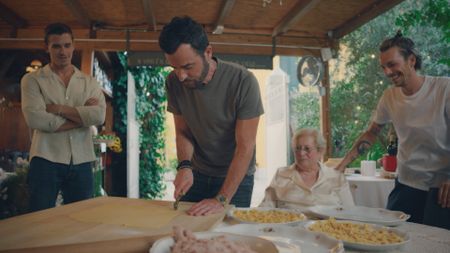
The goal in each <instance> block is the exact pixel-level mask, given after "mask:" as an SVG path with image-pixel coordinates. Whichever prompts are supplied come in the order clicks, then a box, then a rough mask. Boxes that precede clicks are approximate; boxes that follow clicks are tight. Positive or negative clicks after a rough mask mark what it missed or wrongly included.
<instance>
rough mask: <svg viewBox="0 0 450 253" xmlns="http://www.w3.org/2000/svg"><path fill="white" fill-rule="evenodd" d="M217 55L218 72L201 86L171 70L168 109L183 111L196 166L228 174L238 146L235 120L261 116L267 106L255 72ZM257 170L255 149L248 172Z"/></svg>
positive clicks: (208, 172) (212, 173)
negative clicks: (186, 81) (191, 86)
mask: <svg viewBox="0 0 450 253" xmlns="http://www.w3.org/2000/svg"><path fill="white" fill-rule="evenodd" d="M214 59H215V60H216V61H217V69H216V72H215V73H214V76H213V78H212V79H211V81H209V82H208V84H206V85H205V86H203V87H201V88H197V89H189V88H186V87H184V86H183V85H182V84H181V83H180V82H179V81H178V78H177V76H176V75H175V73H174V72H172V73H170V75H169V76H168V78H167V82H166V86H167V94H168V108H167V110H168V111H169V112H171V113H173V114H177V115H182V116H183V118H184V119H185V121H186V123H187V125H188V127H189V129H190V131H191V133H192V135H193V140H192V142H193V145H194V155H193V158H192V163H193V167H194V170H197V171H199V172H200V173H202V174H206V175H209V176H216V177H225V176H226V174H227V172H228V167H229V166H230V163H231V160H232V159H233V156H234V152H235V149H236V139H235V128H236V120H237V119H239V120H245V119H251V118H255V117H258V116H260V115H262V114H263V113H264V109H263V106H262V101H261V95H260V92H259V85H258V81H257V80H256V78H255V76H254V75H253V74H252V73H251V72H249V71H248V70H247V69H245V68H244V67H242V66H239V65H237V64H234V63H230V62H225V61H221V60H219V59H216V58H214ZM254 171H255V151H253V157H252V159H251V161H250V165H249V168H248V171H247V174H248V175H251V174H253V173H254Z"/></svg>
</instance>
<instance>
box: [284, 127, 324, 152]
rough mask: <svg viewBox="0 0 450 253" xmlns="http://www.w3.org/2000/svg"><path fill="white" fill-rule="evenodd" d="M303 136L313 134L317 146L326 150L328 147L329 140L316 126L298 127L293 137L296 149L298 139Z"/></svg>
mask: <svg viewBox="0 0 450 253" xmlns="http://www.w3.org/2000/svg"><path fill="white" fill-rule="evenodd" d="M302 136H312V137H314V141H315V142H316V146H317V148H318V149H319V150H324V149H325V148H326V147H327V142H326V141H325V139H324V138H323V136H322V134H321V133H320V132H319V131H318V130H317V129H314V128H300V129H298V130H297V131H296V132H295V134H294V136H293V137H292V142H291V145H292V148H293V149H295V147H296V146H297V141H298V139H299V138H300V137H302Z"/></svg>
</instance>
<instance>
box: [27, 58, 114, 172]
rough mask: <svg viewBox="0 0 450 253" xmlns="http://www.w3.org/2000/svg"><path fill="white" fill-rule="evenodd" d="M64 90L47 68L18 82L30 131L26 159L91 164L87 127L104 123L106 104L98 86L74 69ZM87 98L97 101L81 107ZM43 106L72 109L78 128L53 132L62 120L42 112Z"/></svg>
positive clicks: (92, 148)
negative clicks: (51, 105) (77, 118)
mask: <svg viewBox="0 0 450 253" xmlns="http://www.w3.org/2000/svg"><path fill="white" fill-rule="evenodd" d="M73 68H74V70H75V72H74V74H73V75H72V77H71V78H70V81H69V84H68V85H67V87H65V85H64V84H63V82H62V81H61V79H60V78H59V77H58V75H57V74H56V73H54V72H53V71H52V70H51V68H50V66H49V65H46V66H45V67H44V68H42V69H40V70H38V71H36V72H33V73H29V74H26V75H25V76H24V77H23V78H22V81H21V89H22V112H23V115H24V117H25V121H26V122H27V124H28V126H29V127H30V128H31V129H33V139H32V142H31V149H30V159H31V158H33V157H34V156H38V157H42V158H44V159H47V160H49V161H52V162H56V163H63V164H69V163H70V161H71V160H72V162H73V164H80V163H84V162H90V161H94V160H95V154H94V144H93V142H92V134H91V132H90V129H89V128H90V126H92V125H101V124H103V122H104V121H105V113H106V103H105V97H104V95H103V92H102V90H101V88H100V85H99V84H98V82H97V81H96V80H95V79H94V78H93V77H90V76H87V75H85V74H83V73H82V72H81V71H80V70H78V69H77V68H76V67H75V66H73ZM89 98H97V100H98V101H99V103H98V105H96V106H84V104H85V103H86V101H87V100H88V99H89ZM47 104H61V105H67V106H71V107H75V109H76V110H77V111H78V113H79V114H80V117H81V119H82V124H83V125H82V127H80V128H75V129H71V130H67V131H61V132H56V130H57V129H58V128H59V127H60V126H61V125H62V124H64V122H65V121H66V119H64V118H62V117H60V116H58V115H55V114H53V113H48V112H46V105H47Z"/></svg>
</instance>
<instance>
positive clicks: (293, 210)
mask: <svg viewBox="0 0 450 253" xmlns="http://www.w3.org/2000/svg"><path fill="white" fill-rule="evenodd" d="M236 210H239V211H250V210H256V211H280V212H286V213H294V214H300V215H301V216H303V219H302V220H297V221H291V222H280V223H263V222H252V221H247V220H242V219H240V218H238V217H236V216H235V215H234V212H235V211H236ZM227 215H228V216H229V217H232V218H233V219H235V220H237V221H239V222H241V223H248V224H291V225H294V224H298V223H300V222H302V221H305V220H306V219H307V217H306V216H305V215H304V214H303V213H302V212H301V211H299V210H296V209H283V208H270V207H252V208H233V209H231V210H230V211H229V212H228V214H227Z"/></svg>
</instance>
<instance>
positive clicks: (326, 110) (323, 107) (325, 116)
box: [320, 62, 333, 162]
mask: <svg viewBox="0 0 450 253" xmlns="http://www.w3.org/2000/svg"><path fill="white" fill-rule="evenodd" d="M322 86H323V87H324V88H325V95H323V96H321V97H320V129H321V130H322V135H323V137H324V138H325V141H326V142H327V149H326V151H325V154H324V156H323V160H324V162H326V161H327V160H328V158H330V157H331V152H332V147H333V143H332V141H331V140H332V138H331V124H330V97H331V96H330V78H329V67H328V62H324V77H323V79H322Z"/></svg>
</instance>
